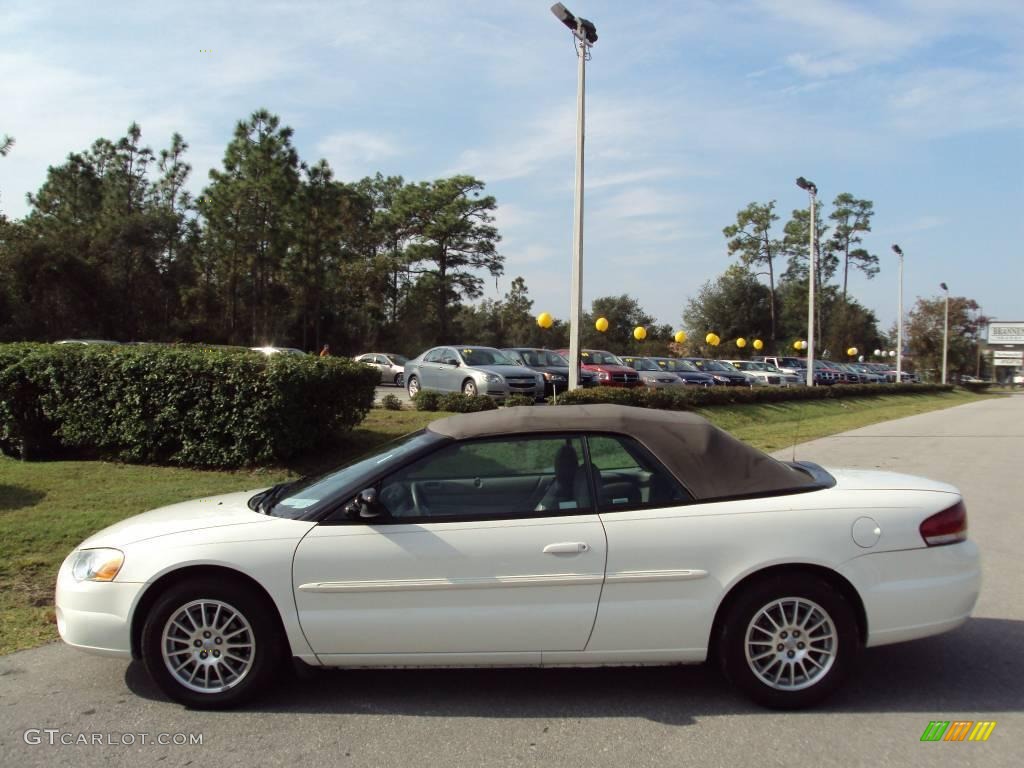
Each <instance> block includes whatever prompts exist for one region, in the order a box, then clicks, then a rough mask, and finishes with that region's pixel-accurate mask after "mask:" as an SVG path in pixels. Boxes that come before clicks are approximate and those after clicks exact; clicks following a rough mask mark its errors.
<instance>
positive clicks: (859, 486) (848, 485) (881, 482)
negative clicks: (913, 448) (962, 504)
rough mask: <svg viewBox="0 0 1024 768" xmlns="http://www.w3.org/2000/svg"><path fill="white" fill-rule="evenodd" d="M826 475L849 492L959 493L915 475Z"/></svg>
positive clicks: (835, 471)
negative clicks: (830, 476)
mask: <svg viewBox="0 0 1024 768" xmlns="http://www.w3.org/2000/svg"><path fill="white" fill-rule="evenodd" d="M828 473H829V474H830V475H832V477H834V478H835V479H836V487H837V488H843V489H846V490H851V491H939V492H942V493H956V494H959V493H960V491H958V490H957V489H956V487H955V486H952V485H950V484H949V483H943V482H939V481H938V480H929V479H928V478H926V477H917V476H916V475H904V474H901V473H899V472H886V471H885V470H880V469H831V468H828Z"/></svg>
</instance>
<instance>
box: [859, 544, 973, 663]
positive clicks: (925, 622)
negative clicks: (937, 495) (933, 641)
mask: <svg viewBox="0 0 1024 768" xmlns="http://www.w3.org/2000/svg"><path fill="white" fill-rule="evenodd" d="M840 572H841V573H842V574H843V575H844V576H845V577H846V578H847V579H849V581H850V582H851V583H852V584H853V585H854V587H856V589H857V591H858V592H859V593H860V596H861V599H862V600H863V601H864V610H865V612H866V614H867V619H868V642H867V644H868V646H876V645H888V644H890V643H901V642H903V641H904V640H914V639H917V638H920V637H928V636H930V635H937V634H940V633H942V632H948V631H949V630H951V629H955V628H956V627H958V626H960V625H961V624H963V623H964V622H965V621H966V620H967V617H968V616H970V614H971V611H972V610H973V609H974V604H975V602H977V600H978V593H979V592H980V590H981V558H980V556H979V554H978V548H977V546H976V545H975V544H974V542H973V541H970V540H967V541H963V542H960V543H958V544H949V545H946V546H941V547H927V548H923V549H910V550H900V551H896V552H877V553H873V554H867V555H861V556H860V557H857V558H854V559H853V560H850V561H849V562H847V563H846V564H845V565H844V566H843V567H842V568H841V569H840Z"/></svg>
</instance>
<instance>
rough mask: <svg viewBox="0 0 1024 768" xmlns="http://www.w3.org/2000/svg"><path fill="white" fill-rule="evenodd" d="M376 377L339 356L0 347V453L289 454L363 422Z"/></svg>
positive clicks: (154, 457)
mask: <svg viewBox="0 0 1024 768" xmlns="http://www.w3.org/2000/svg"><path fill="white" fill-rule="evenodd" d="M376 375H377V374H376V373H375V371H374V369H372V368H370V367H368V366H363V365H359V364H355V363H352V362H350V361H346V360H342V359H339V358H315V357H300V356H296V355H273V356H271V357H269V358H268V357H266V356H264V355H262V354H261V353H255V352H254V353H248V354H242V353H236V352H231V351H220V350H211V349H201V348H199V349H197V348H175V347H164V346H138V347H106V346H104V347H100V346H88V347H81V346H77V345H50V344H10V345H0V450H3V451H4V452H5V453H8V454H10V455H16V456H21V457H22V458H46V457H52V456H55V455H57V454H59V453H60V452H61V451H64V450H67V449H83V450H86V451H88V452H90V453H91V454H94V455H98V456H101V457H104V458H111V459H117V460H120V461H129V462H144V463H169V464H179V465H184V466H193V467H209V468H231V467H240V466H246V465H253V464H265V463H269V462H275V461H282V460H286V459H289V458H292V457H294V456H297V455H299V454H301V453H304V452H306V451H308V450H310V449H313V448H316V447H318V446H322V445H324V444H327V443H330V442H331V441H332V440H333V439H334V438H336V437H337V436H338V435H339V434H340V433H342V432H344V431H346V430H349V429H351V428H352V427H354V426H355V425H356V424H358V423H359V422H360V421H362V420H363V418H365V416H366V414H367V412H368V411H369V409H370V408H371V407H372V405H373V393H374V386H375V384H376V383H377V379H376Z"/></svg>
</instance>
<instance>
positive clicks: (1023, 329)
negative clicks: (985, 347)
mask: <svg viewBox="0 0 1024 768" xmlns="http://www.w3.org/2000/svg"><path fill="white" fill-rule="evenodd" d="M988 343H989V344H1024V323H989V324H988Z"/></svg>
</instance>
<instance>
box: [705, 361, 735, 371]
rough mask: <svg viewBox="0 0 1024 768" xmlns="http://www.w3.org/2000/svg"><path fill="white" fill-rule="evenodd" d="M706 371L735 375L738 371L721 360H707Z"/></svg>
mask: <svg viewBox="0 0 1024 768" xmlns="http://www.w3.org/2000/svg"><path fill="white" fill-rule="evenodd" d="M704 370H706V371H720V372H722V373H735V372H736V369H735V368H733V367H732V366H731V365H726V364H725V363H723V362H721V361H719V360H705V361H704Z"/></svg>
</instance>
